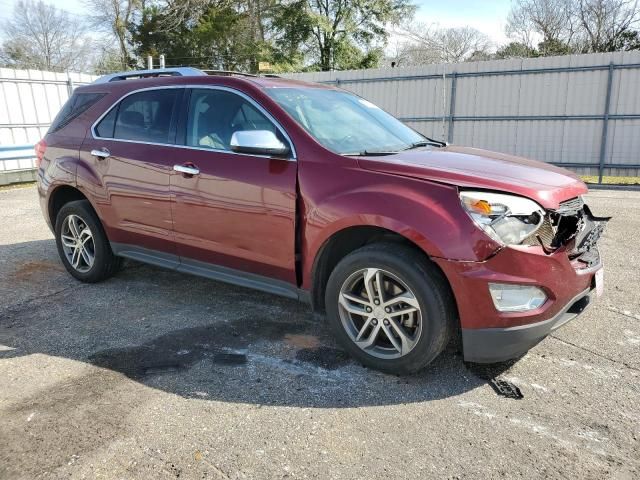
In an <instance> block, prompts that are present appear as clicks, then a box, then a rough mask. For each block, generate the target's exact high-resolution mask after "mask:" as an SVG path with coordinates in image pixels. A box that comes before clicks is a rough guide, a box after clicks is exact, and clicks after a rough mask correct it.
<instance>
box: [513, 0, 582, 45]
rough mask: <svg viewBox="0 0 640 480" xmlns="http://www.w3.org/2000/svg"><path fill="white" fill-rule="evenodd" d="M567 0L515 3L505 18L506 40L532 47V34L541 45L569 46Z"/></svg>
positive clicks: (570, 31) (570, 20)
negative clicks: (559, 44)
mask: <svg viewBox="0 0 640 480" xmlns="http://www.w3.org/2000/svg"><path fill="white" fill-rule="evenodd" d="M570 2H571V0H516V1H515V2H514V3H513V5H512V7H511V10H510V12H509V15H508V16H507V27H506V33H507V35H508V36H509V37H511V38H514V39H516V40H517V41H519V42H521V43H524V44H525V45H527V46H528V47H533V44H532V41H533V40H532V39H533V37H534V35H533V34H537V35H538V36H539V37H542V42H546V43H548V44H554V45H555V44H556V43H557V42H563V43H567V44H568V43H569V42H570V41H571V38H572V36H573V33H574V17H573V16H572V14H571V4H570Z"/></svg>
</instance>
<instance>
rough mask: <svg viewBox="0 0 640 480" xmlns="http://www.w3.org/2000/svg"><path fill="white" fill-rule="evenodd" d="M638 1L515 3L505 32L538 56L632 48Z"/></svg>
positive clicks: (521, 0)
mask: <svg viewBox="0 0 640 480" xmlns="http://www.w3.org/2000/svg"><path fill="white" fill-rule="evenodd" d="M639 21H640V11H639V9H638V2H637V0H573V1H572V0H516V1H515V2H514V4H513V5H512V8H511V11H510V12H509V16H508V19H507V27H506V33H507V35H508V36H509V37H510V38H512V39H513V40H515V41H516V42H517V43H521V44H523V45H525V46H526V47H527V48H530V49H534V39H538V40H539V43H538V44H537V49H538V53H539V54H540V55H565V54H567V53H589V52H611V51H616V50H620V49H625V48H634V45H635V44H634V42H633V38H635V35H636V32H637V27H638V23H639Z"/></svg>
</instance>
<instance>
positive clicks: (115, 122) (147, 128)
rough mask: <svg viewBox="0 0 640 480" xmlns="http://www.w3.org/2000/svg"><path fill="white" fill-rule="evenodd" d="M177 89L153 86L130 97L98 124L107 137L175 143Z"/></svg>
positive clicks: (98, 133)
mask: <svg viewBox="0 0 640 480" xmlns="http://www.w3.org/2000/svg"><path fill="white" fill-rule="evenodd" d="M178 93H179V92H178V91H177V90H176V89H163V90H149V91H145V92H139V93H134V94H132V95H129V96H128V97H126V98H125V99H124V100H122V102H120V104H119V105H118V106H117V107H116V108H114V109H113V110H111V111H110V112H109V113H108V114H107V115H106V116H105V117H104V118H103V119H102V120H101V121H100V123H99V124H98V125H97V126H96V129H95V130H96V134H97V135H98V136H99V137H103V138H114V139H119V140H134V141H139V142H148V143H161V144H171V143H174V142H173V138H172V134H171V122H172V116H173V111H174V104H175V100H176V97H177V95H178Z"/></svg>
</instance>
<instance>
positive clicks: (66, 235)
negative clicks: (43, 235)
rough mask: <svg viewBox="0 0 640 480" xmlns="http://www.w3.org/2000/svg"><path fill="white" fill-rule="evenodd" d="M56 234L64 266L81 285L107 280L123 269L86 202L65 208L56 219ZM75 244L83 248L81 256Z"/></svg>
mask: <svg viewBox="0 0 640 480" xmlns="http://www.w3.org/2000/svg"><path fill="white" fill-rule="evenodd" d="M70 222H71V223H70ZM72 224H73V225H75V228H72ZM55 233H56V245H57V247H58V254H59V255H60V259H61V260H62V263H63V265H64V266H65V268H66V269H67V271H68V272H69V273H70V274H71V275H72V276H74V277H75V278H77V279H78V280H80V281H81V282H85V283H96V282H100V281H102V280H106V279H107V278H109V277H111V276H112V275H114V274H115V273H116V272H117V271H118V270H119V269H120V267H121V266H122V258H120V257H116V256H115V255H114V254H113V251H112V250H111V246H110V245H109V240H108V239H107V236H106V234H105V232H104V228H103V227H102V224H101V223H100V220H99V219H98V216H97V215H96V213H95V211H94V210H93V208H92V207H91V204H90V203H89V201H88V200H77V201H73V202H69V203H67V204H65V205H64V206H63V207H62V208H61V209H60V211H59V212H58V216H57V217H56V225H55ZM78 239H80V240H78ZM78 244H82V245H83V246H84V247H83V249H84V252H83V253H80V252H82V249H80V250H78V249H76V247H75V245H78ZM74 264H76V265H75V266H74Z"/></svg>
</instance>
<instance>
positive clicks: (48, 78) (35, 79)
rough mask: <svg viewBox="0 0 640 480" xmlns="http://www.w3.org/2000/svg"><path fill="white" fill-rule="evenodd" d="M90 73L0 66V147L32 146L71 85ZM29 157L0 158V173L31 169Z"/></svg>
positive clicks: (88, 79)
mask: <svg viewBox="0 0 640 480" xmlns="http://www.w3.org/2000/svg"><path fill="white" fill-rule="evenodd" d="M95 78H97V77H94V76H92V75H86V74H80V73H69V74H67V73H55V72H41V71H37V70H11V69H7V68H0V146H4V145H33V144H35V143H36V142H37V141H38V140H40V139H41V138H42V137H43V136H44V135H45V133H46V131H47V129H48V128H49V125H50V123H51V121H52V120H53V118H54V117H55V116H56V114H57V113H58V110H60V107H62V105H63V104H64V102H66V100H67V99H68V98H69V80H71V82H72V85H73V86H78V85H82V84H86V83H90V82H92V81H93V80H95ZM33 161H34V159H33V158H28V159H20V160H2V159H0V172H2V171H8V170H21V169H28V168H32V167H33V165H34V163H33Z"/></svg>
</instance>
